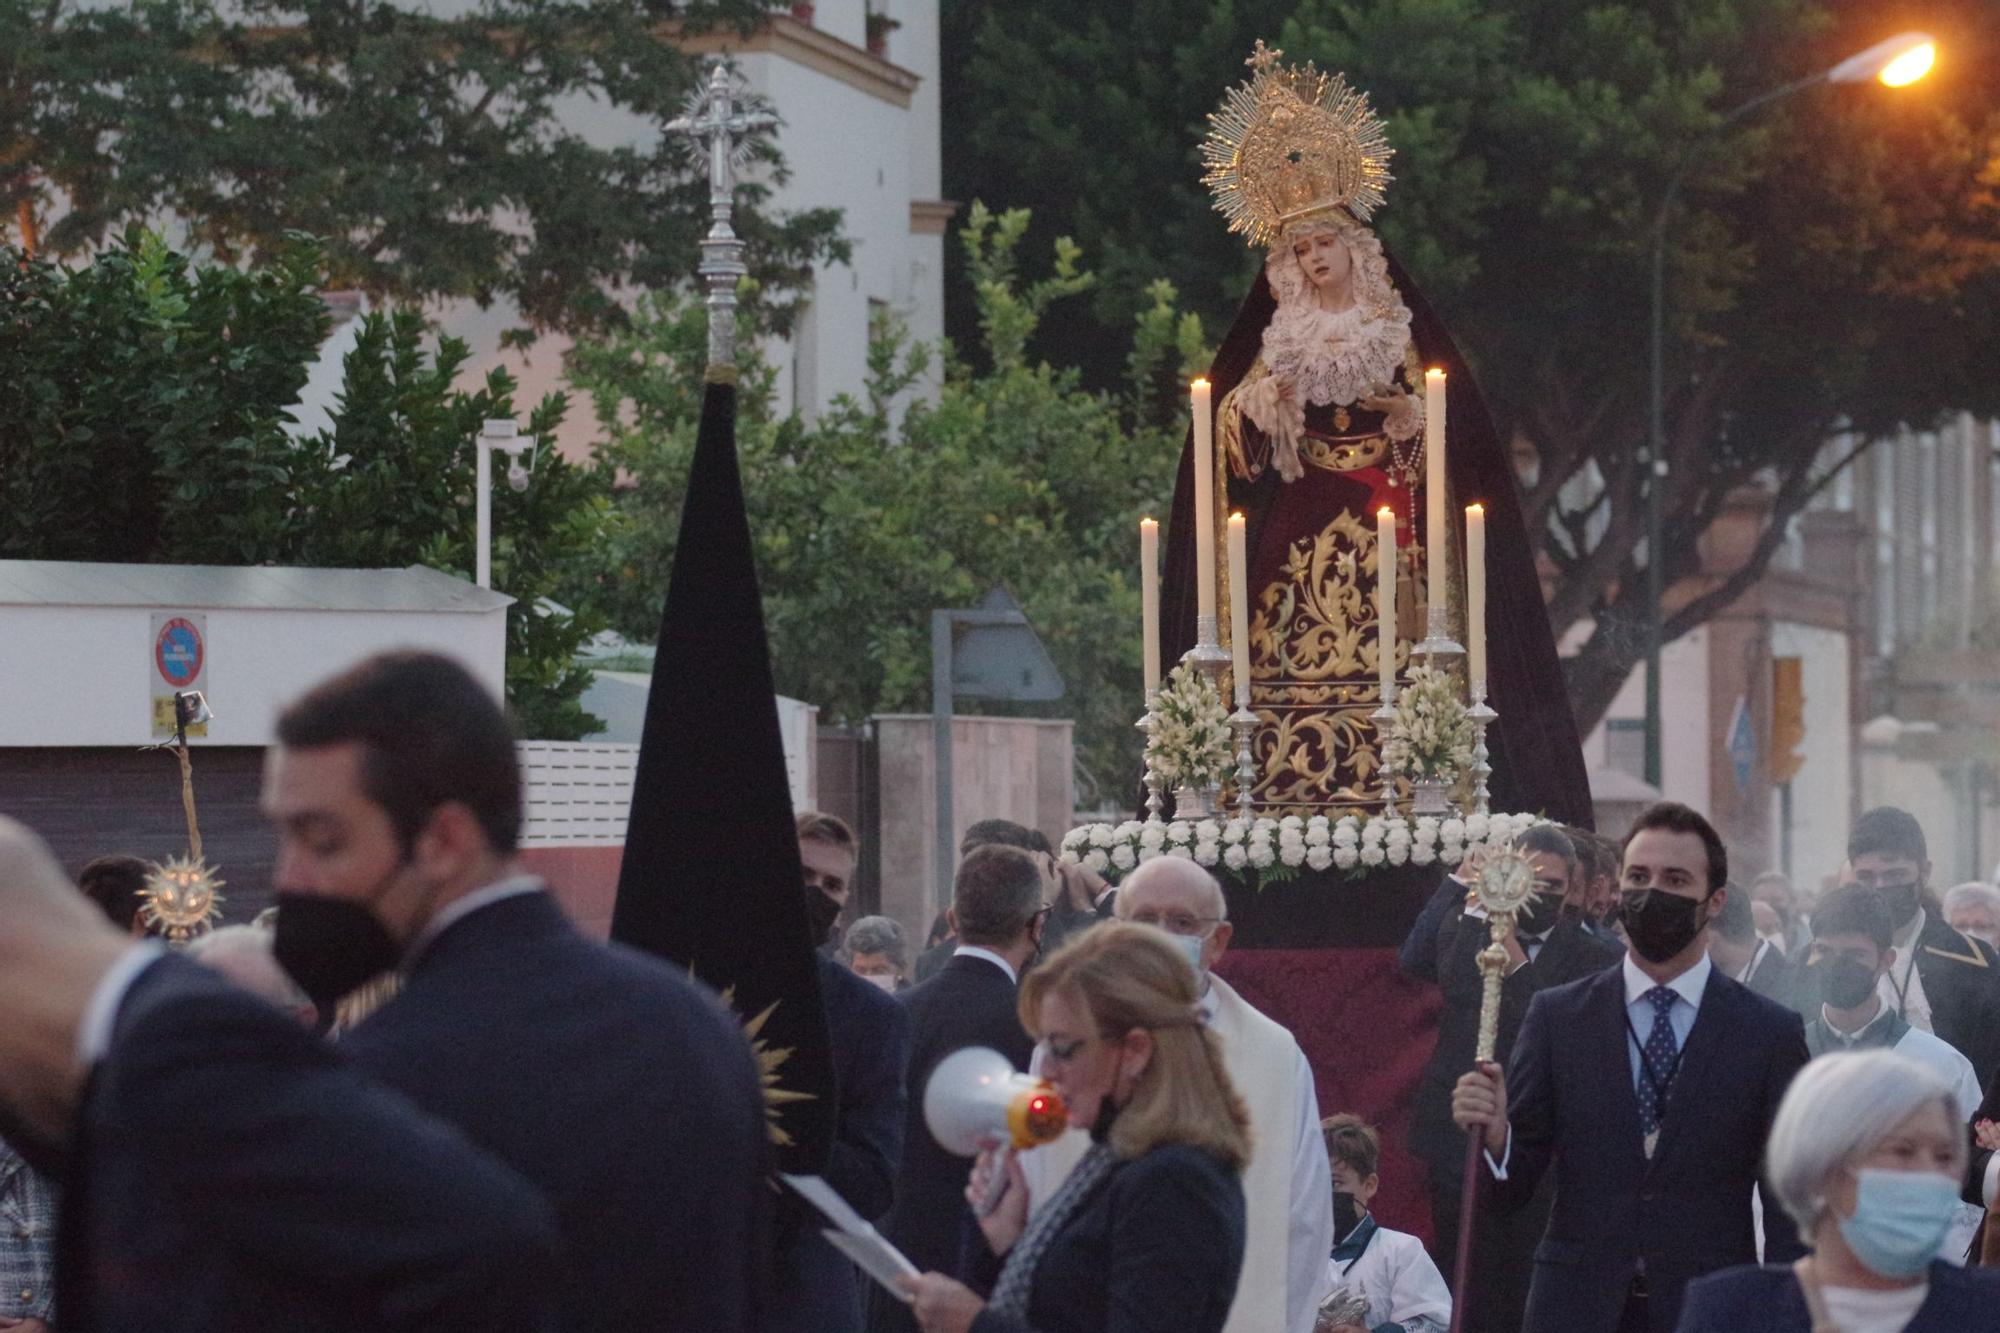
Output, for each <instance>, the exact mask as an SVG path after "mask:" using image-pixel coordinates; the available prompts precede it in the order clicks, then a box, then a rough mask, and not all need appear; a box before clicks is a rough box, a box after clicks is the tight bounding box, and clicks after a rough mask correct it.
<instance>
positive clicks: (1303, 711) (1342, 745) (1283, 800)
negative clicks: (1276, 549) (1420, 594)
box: [1250, 514, 1408, 815]
mask: <svg viewBox="0 0 2000 1333" xmlns="http://www.w3.org/2000/svg"><path fill="white" fill-rule="evenodd" d="M1375 571H1376V542H1375V530H1374V527H1373V525H1372V524H1369V523H1367V522H1365V521H1364V520H1363V519H1362V518H1361V517H1360V516H1359V515H1356V514H1340V515H1338V516H1337V517H1335V518H1334V519H1333V521H1332V522H1331V523H1329V524H1328V525H1327V526H1326V527H1325V528H1324V529H1322V530H1321V531H1320V532H1318V533H1317V534H1315V535H1313V536H1310V537H1303V538H1300V539H1299V540H1297V541H1295V542H1293V543H1292V545H1291V547H1290V548H1289V550H1288V551H1287V553H1286V559H1285V563H1284V565H1283V567H1282V569H1281V572H1280V577H1279V578H1278V579H1277V580H1275V581H1273V582H1272V583H1270V584H1268V585H1267V586H1265V587H1264V588H1263V589H1261V590H1259V591H1258V592H1257V593H1256V594H1255V595H1254V596H1253V597H1252V599H1251V608H1250V680H1251V706H1252V708H1254V709H1255V710H1256V712H1257V716H1258V720H1259V723H1260V725H1259V726H1258V728H1257V732H1256V736H1255V738H1254V741H1253V745H1252V754H1253V757H1254V759H1255V763H1256V771H1257V779H1256V786H1255V789H1254V791H1255V799H1256V803H1257V806H1258V810H1259V813H1263V814H1273V815H1275V814H1288V813H1301V814H1315V813H1322V814H1323V813H1331V812H1333V811H1334V810H1335V808H1336V807H1354V806H1358V805H1362V804H1364V803H1368V802H1372V801H1374V800H1376V799H1378V798H1379V797H1380V795H1381V776H1380V772H1379V768H1380V760H1379V758H1378V749H1377V740H1376V734H1375V721H1374V719H1373V717H1372V714H1373V713H1374V711H1375V709H1376V708H1377V707H1378V706H1379V705H1380V704H1381V702H1382V700H1381V692H1380V688H1379V686H1378V683H1377V672H1378V670H1379V665H1378V659H1377V655H1376V644H1377V637H1378V636H1377V628H1376V615H1377V611H1376V598H1375V587H1376V572H1375ZM1405 586H1407V585H1405ZM1399 600H1401V599H1400V598H1399ZM1399 640H1400V636H1399ZM1407 653H1408V647H1407V642H1406V641H1402V642H1400V644H1399V647H1398V650H1397V671H1398V674H1399V675H1400V674H1401V671H1402V669H1403V668H1404V666H1405V665H1406V659H1407Z"/></svg>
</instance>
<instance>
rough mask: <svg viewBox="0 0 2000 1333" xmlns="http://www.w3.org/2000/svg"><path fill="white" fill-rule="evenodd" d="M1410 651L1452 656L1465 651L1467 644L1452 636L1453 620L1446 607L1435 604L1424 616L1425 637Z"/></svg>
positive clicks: (1435, 655)
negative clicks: (1450, 618)
mask: <svg viewBox="0 0 2000 1333" xmlns="http://www.w3.org/2000/svg"><path fill="white" fill-rule="evenodd" d="M1410 651H1411V652H1412V653H1414V654H1418V655H1421V656H1424V657H1452V656H1455V655H1458V654H1462V653H1464V652H1465V645H1464V644H1461V643H1460V642H1458V640H1456V639H1454V638H1452V637H1451V621H1450V620H1449V619H1448V618H1447V616H1446V612H1445V609H1444V608H1443V607H1441V606H1434V607H1432V608H1431V609H1430V610H1429V611H1427V612H1426V613H1425V616H1424V637H1423V638H1422V639H1420V640H1419V641H1418V642H1417V643H1416V645H1415V646H1413V647H1412V648H1411V649H1410ZM1432 665H1436V663H1432Z"/></svg>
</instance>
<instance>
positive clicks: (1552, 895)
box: [1403, 824, 1619, 1333]
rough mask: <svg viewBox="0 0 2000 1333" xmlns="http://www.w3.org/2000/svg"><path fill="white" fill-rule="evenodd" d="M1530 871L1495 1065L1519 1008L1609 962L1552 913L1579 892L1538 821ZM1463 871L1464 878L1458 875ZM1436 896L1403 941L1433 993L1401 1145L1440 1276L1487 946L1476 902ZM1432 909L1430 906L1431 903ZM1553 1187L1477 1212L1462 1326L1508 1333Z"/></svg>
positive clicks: (1568, 846)
mask: <svg viewBox="0 0 2000 1333" xmlns="http://www.w3.org/2000/svg"><path fill="white" fill-rule="evenodd" d="M1514 848H1515V850H1516V851H1517V852H1519V853H1520V854H1521V855H1523V856H1525V857H1526V858H1527V860H1528V864H1529V865H1530V866H1531V867H1532V868H1533V870H1534V875H1535V887H1536V890H1537V892H1536V897H1535V900H1534V902H1533V903H1532V904H1531V905H1530V907H1529V909H1528V910H1527V911H1526V912H1524V913H1522V914H1521V915H1520V916H1519V917H1518V918H1517V919H1516V921H1515V924H1514V929H1513V930H1512V931H1510V932H1509V933H1508V934H1507V936H1506V938H1505V940H1504V941H1503V943H1504V945H1505V947H1506V949H1507V958H1508V971H1507V974H1506V976H1505V978H1504V979H1503V980H1502V982H1501V987H1500V1026H1499V1033H1498V1040H1497V1041H1496V1043H1495V1045H1494V1059H1495V1060H1497V1061H1498V1062H1499V1063H1500V1064H1501V1065H1503V1066H1504V1065H1505V1064H1506V1062H1507V1057H1508V1055H1509V1054H1510V1053H1511V1052H1512V1051H1513V1049H1514V1039H1515V1034H1516V1033H1518V1032H1519V1031H1520V1028H1521V1018H1522V1016H1523V1015H1524V1014H1525V1013H1526V1012H1527V1008H1528V1002H1529V1001H1530V1000H1532V999H1534V997H1535V996H1536V995H1538V994H1540V993H1541V992H1542V991H1545V990H1547V989H1549V988H1550V987H1552V986H1560V985H1562V984H1564V983H1565V982H1570V981H1575V980H1576V979H1578V978H1579V977H1586V976H1589V975H1591V974H1592V973H1594V972H1601V971H1603V970H1604V969H1605V968H1608V967H1612V966H1615V965H1616V964H1617V962H1618V957H1619V951H1618V950H1617V949H1616V948H1614V947H1613V946H1611V945H1609V944H1605V943H1603V942H1602V941H1600V940H1597V939H1594V938H1592V937H1591V936H1590V935H1589V934H1587V933H1586V932H1585V931H1584V929H1583V926H1582V923H1581V919H1580V914H1569V913H1565V912H1564V911H1563V908H1564V906H1565V904H1567V903H1571V902H1573V901H1574V900H1575V899H1576V898H1577V897H1578V896H1580V894H1581V892H1582V891H1583V888H1584V886H1583V885H1582V884H1581V883H1580V882H1579V880H1580V877H1581V866H1580V864H1579V857H1578V855H1577V850H1576V847H1575V844H1574V843H1572V842H1571V841H1570V839H1569V837H1568V836H1567V835H1566V834H1565V833H1564V832H1563V831H1562V830H1561V829H1560V828H1559V827H1557V826H1556V825H1554V824H1537V825H1535V826H1534V827H1533V828H1530V829H1528V830H1527V831H1525V832H1524V833H1522V834H1521V836H1520V837H1519V838H1517V839H1516V840H1515V844H1514ZM1466 873H1467V874H1468V875H1470V874H1471V873H1472V872H1471V871H1467V872H1466ZM1438 896H1439V897H1449V898H1450V899H1453V900H1455V901H1454V902H1453V905H1452V908H1451V910H1450V913H1449V914H1448V915H1447V916H1445V918H1444V919H1443V920H1441V921H1440V920H1437V919H1436V917H1435V915H1432V914H1428V913H1427V914H1426V915H1427V916H1428V917H1429V918H1430V919H1431V920H1432V921H1435V923H1436V924H1435V925H1434V926H1433V927H1432V931H1433V935H1432V938H1431V940H1430V941H1429V942H1428V943H1426V942H1425V941H1422V940H1418V939H1415V938H1414V936H1413V937H1412V938H1411V939H1410V940H1408V941H1406V942H1405V945H1404V954H1403V957H1404V958H1405V960H1406V966H1407V967H1408V968H1409V969H1410V970H1411V971H1412V973H1413V974H1414V975H1416V976H1418V977H1419V978H1420V979H1422V980H1430V981H1435V982H1436V983H1437V985H1438V988H1439V990H1441V991H1442V992H1443V995H1444V1009H1443V1012H1442V1013H1441V1014H1440V1015H1439V1018H1438V1040H1437V1046H1436V1047H1435V1048H1434V1049H1433V1050H1432V1052H1431V1060H1430V1064H1429V1065H1427V1066H1426V1067H1425V1069H1424V1076H1423V1081H1422V1082H1420V1083H1419V1084H1418V1085H1417V1099H1416V1112H1415V1115H1414V1116H1413V1117H1412V1122H1411V1128H1410V1147H1411V1149H1412V1150H1413V1151H1415V1152H1416V1154H1417V1155H1418V1156H1419V1157H1422V1158H1423V1159H1424V1160H1425V1162H1427V1163H1428V1164H1429V1166H1430V1184H1431V1234H1432V1245H1431V1254H1432V1256H1433V1257H1434V1258H1435V1259H1436V1261H1437V1265H1438V1269H1439V1271H1441V1272H1444V1273H1450V1272H1452V1269H1453V1262H1454V1260H1455V1259H1456V1258H1457V1254H1458V1216H1459V1207H1460V1204H1461V1202H1462V1200H1463V1189H1464V1178H1463V1172H1464V1168H1465V1131H1464V1130H1462V1129H1460V1128H1459V1127H1458V1125H1457V1124H1456V1123H1454V1122H1453V1120H1452V1118H1451V1093H1452V1088H1453V1087H1454V1086H1456V1085H1457V1083H1458V1076H1459V1075H1460V1074H1463V1073H1464V1072H1465V1071H1466V1070H1468V1069H1470V1068H1472V1064H1473V1055H1474V1052H1475V1051H1476V1049H1477V1046H1478V1039H1479V1008H1480V999H1481V996H1482V995H1483V993H1484V990H1485V983H1484V978H1483V977H1482V976H1481V974H1480V971H1479V963H1478V956H1479V952H1480V950H1482V949H1484V948H1485V947H1486V944H1487V941H1488V940H1489V939H1490V938H1491V932H1490V930H1489V924H1488V919H1487V917H1486V914H1485V912H1484V911H1483V910H1481V909H1480V908H1479V906H1478V904H1477V903H1476V902H1474V903H1472V904H1471V905H1469V906H1468V905H1467V904H1466V901H1465V898H1466V890H1465V886H1464V884H1462V883H1461V882H1460V881H1458V880H1457V879H1454V878H1450V877H1447V879H1446V881H1445V883H1444V885H1442V886H1440V888H1439V894H1438ZM1433 901H1436V899H1435V898H1434V899H1433ZM1552 1185H1553V1182H1549V1183H1547V1184H1545V1185H1544V1186H1543V1187H1542V1188H1541V1189H1539V1190H1538V1191H1537V1192H1536V1195H1535V1197H1534V1199H1533V1200H1532V1201H1531V1202H1529V1203H1528V1204H1527V1205H1525V1206H1524V1207H1522V1208H1520V1209H1518V1210H1516V1211H1512V1212H1499V1211H1497V1210H1492V1209H1488V1210H1487V1215H1486V1216H1484V1217H1482V1218H1481V1219H1480V1223H1479V1227H1478V1232H1477V1236H1476V1244H1475V1248H1474V1253H1473V1266H1474V1271H1475V1272H1477V1273H1478V1274H1479V1281H1478V1282H1477V1283H1475V1284H1474V1286H1473V1288H1472V1290H1471V1291H1470V1292H1468V1293H1466V1294H1465V1296H1464V1297H1462V1298H1461V1299H1463V1300H1464V1301H1465V1302H1466V1306H1467V1313H1468V1315H1469V1316H1470V1320H1471V1322H1470V1323H1469V1325H1468V1327H1471V1328H1476V1329H1479V1330H1480V1333H1506V1331H1507V1330H1509V1329H1515V1328H1519V1327H1520V1324H1521V1312H1522V1311H1523V1310H1524V1309H1525V1308H1526V1307H1527V1302H1528V1275H1529V1273H1530V1271H1531V1269H1532V1262H1531V1260H1532V1257H1533V1254H1534V1249H1535V1243H1536V1242H1537V1241H1538V1240H1540V1239H1541V1234H1542V1227H1543V1226H1544V1224H1546V1223H1547V1221H1548V1216H1549V1205H1550V1202H1551V1200H1552V1199H1553V1197H1554V1190H1553V1188H1552V1187H1551V1186H1552Z"/></svg>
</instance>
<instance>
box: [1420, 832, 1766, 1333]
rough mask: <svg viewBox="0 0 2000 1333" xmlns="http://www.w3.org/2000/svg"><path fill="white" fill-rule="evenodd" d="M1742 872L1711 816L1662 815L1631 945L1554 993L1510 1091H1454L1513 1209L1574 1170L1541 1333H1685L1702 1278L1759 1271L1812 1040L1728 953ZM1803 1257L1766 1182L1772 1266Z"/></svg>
mask: <svg viewBox="0 0 2000 1333" xmlns="http://www.w3.org/2000/svg"><path fill="white" fill-rule="evenodd" d="M1728 880H1729V860H1728V853H1727V851H1726V850H1725V849H1724V847H1723V845H1722V839H1721V837H1720V836H1718V835H1717V834H1716V832H1715V829H1714V827H1713V826H1712V825H1710V824H1709V822H1708V821H1707V820H1706V819H1704V818H1702V817H1701V815H1700V814H1698V813H1696V812H1695V811H1693V810H1690V809H1689V808H1688V807H1686V806H1684V805H1676V804H1673V803H1670V802H1669V803H1662V804H1659V805H1656V806H1653V807H1652V808H1651V809H1649V810H1647V811H1646V812H1645V813H1644V814H1642V815H1641V816H1640V817H1639V819H1638V821H1637V822H1636V823H1635V824H1634V825H1633V827H1632V831H1631V832H1630V833H1629V834H1627V835H1626V840H1625V852H1624V866H1623V870H1622V872H1621V883H1622V885H1623V889H1622V891H1621V892H1622V898H1621V912H1622V916H1623V919H1624V924H1625V929H1626V931H1627V933H1628V935H1629V936H1630V939H1631V942H1632V951H1631V952H1630V953H1628V954H1627V955H1626V956H1625V960H1624V962H1623V963H1622V964H1620V965H1619V966H1618V967H1616V968H1611V969H1608V970H1606V971H1604V972H1601V973H1599V974H1597V975H1596V976H1592V977H1586V978H1585V979H1583V980H1581V981H1576V982H1572V983H1570V984H1569V985H1566V986H1558V987H1556V988H1554V989H1553V990H1546V991H1543V992H1542V993H1541V994H1539V995H1537V996H1536V997H1535V998H1534V1000H1533V1001H1532V1002H1531V1003H1530V1004H1529V1006H1528V1012H1527V1016H1526V1017H1525V1018H1524V1019H1523V1020H1522V1023H1521V1034H1520V1037H1519V1039H1518V1040H1517V1041H1516V1043H1515V1046H1514V1055H1513V1059H1512V1062H1511V1063H1510V1065H1509V1066H1508V1070H1507V1074H1506V1077H1505V1079H1504V1080H1503V1079H1502V1078H1501V1076H1500V1070H1499V1067H1498V1066H1496V1065H1482V1066H1480V1067H1479V1068H1478V1069H1476V1070H1474V1071H1473V1072H1472V1073H1469V1074H1466V1075H1465V1076H1464V1077H1462V1078H1460V1079H1459V1081H1458V1086H1457V1088H1456V1089H1455V1090H1454V1092H1453V1095H1452V1116H1453V1118H1454V1119H1455V1120H1456V1121H1457V1122H1458V1123H1459V1124H1460V1125H1462V1126H1464V1127H1465V1128H1466V1129H1468V1130H1477V1131H1479V1132H1481V1133H1482V1134H1483V1136H1484V1139H1485V1146H1486V1159H1487V1166H1488V1171H1489V1174H1490V1176H1491V1179H1492V1191H1493V1201H1494V1204H1495V1205H1496V1206H1497V1207H1500V1208H1503V1209H1506V1208H1518V1207H1520V1206H1521V1205H1523V1204H1524V1203H1526V1202H1527V1201H1528V1200H1529V1199H1531V1198H1533V1196H1534V1191H1535V1188H1536V1186H1537V1185H1538V1184H1539V1183H1540V1180H1541V1177H1542V1175H1543V1173H1544V1172H1545V1171H1547V1170H1548V1169H1549V1168H1550V1167H1551V1166H1553V1167H1554V1170H1555V1181H1556V1194H1555V1204H1554V1207H1553V1209H1552V1210H1551V1212H1550V1215H1549V1224H1548V1230H1547V1233H1546V1234H1545V1235H1544V1236H1543V1238H1542V1242H1541V1244H1540V1245H1539V1246H1538V1247H1537V1249H1536V1251H1535V1273H1534V1279H1533V1281H1532V1283H1531V1285H1530V1288H1529V1294H1528V1313H1527V1319H1526V1321H1525V1323H1524V1325H1523V1327H1525V1328H1527V1329H1529V1330H1531V1333H1642V1331H1644V1333H1669V1331H1670V1330H1671V1329H1672V1328H1673V1327H1674V1325H1675V1322H1676V1321H1677V1320H1678V1318H1679V1317H1680V1306H1681V1297H1682V1294H1683V1292H1684V1291H1685V1290H1686V1287H1687V1283H1688V1282H1689V1281H1690V1280H1691V1279H1693V1278H1695V1277H1698V1276H1700V1275H1702V1274H1704V1273H1708V1272H1712V1271H1714V1270H1716V1269H1719V1268H1726V1267H1729V1266H1731V1265H1733V1264H1746V1263H1754V1262H1756V1260H1757V1245H1756V1233H1755V1229H1754V1224H1753V1220H1752V1214H1751V1208H1750V1198H1751V1191H1752V1190H1753V1189H1760V1188H1762V1186H1761V1184H1760V1182H1759V1179H1758V1168H1759V1164H1760V1162H1761V1160H1762V1156H1763V1151H1764V1143H1765V1141H1766V1140H1767V1139H1768V1138H1769V1137H1770V1129H1771V1122H1772V1120H1773V1119H1774V1118H1775V1117H1776V1115H1777V1111H1778V1102H1779V1099H1780V1098H1781V1097H1782V1096H1783V1095H1784V1091H1785V1088H1786V1086H1787V1085H1788V1084H1789V1083H1790V1082H1791V1080H1792V1076H1793V1075H1794V1074H1796V1073H1797V1072H1798V1070H1799V1068H1800V1067H1801V1066H1802V1065H1804V1064H1805V1062H1806V1045H1805V1035H1804V1032H1803V1031H1802V1025H1801V1023H1800V1021H1799V1016H1798V1015H1797V1014H1795V1013H1792V1012H1791V1011H1789V1010H1787V1009H1784V1008H1782V1007H1781V1006H1779V1005H1776V1004H1773V1003H1772V1002H1771V1001H1769V1000H1767V999H1765V998H1764V997H1763V996H1761V995H1758V994H1756V993H1755V992H1753V991H1751V990H1750V989H1749V988H1748V987H1746V986H1743V985H1742V984H1740V983H1738V982H1736V981H1732V980H1731V979H1730V978H1728V977H1727V976H1724V975H1723V974H1722V973H1720V972H1719V971H1717V970H1716V968H1715V966H1714V964H1712V963H1711V962H1710V961H1709V958H1708V947H1707V946H1708V940H1707V933H1708V927H1709V923H1710V921H1711V920H1712V919H1713V918H1714V916H1715V914H1716V912H1717V911H1719V910H1720V908H1721V906H1722V902H1723V895H1725V894H1726V893H1727V889H1726V888H1725V887H1724V886H1725V885H1726V884H1727V883H1728ZM1802 1252H1803V1251H1802V1249H1801V1247H1800V1245H1799V1241H1798V1232H1797V1230H1796V1228H1795V1227H1794V1226H1793V1225H1792V1223H1791V1221H1790V1220H1789V1218H1788V1217H1787V1216H1786V1214H1785V1212H1784V1210H1783V1208H1781V1207H1780V1206H1779V1204H1778V1203H1777V1201H1776V1199H1775V1197H1774V1196H1772V1195H1770V1193H1769V1191H1768V1190H1766V1191H1765V1199H1764V1257H1765V1259H1766V1260H1768V1261H1770V1262H1786V1261H1789V1260H1791V1259H1795V1258H1797V1257H1798V1256H1799V1255H1800V1254H1801V1253H1802Z"/></svg>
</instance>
